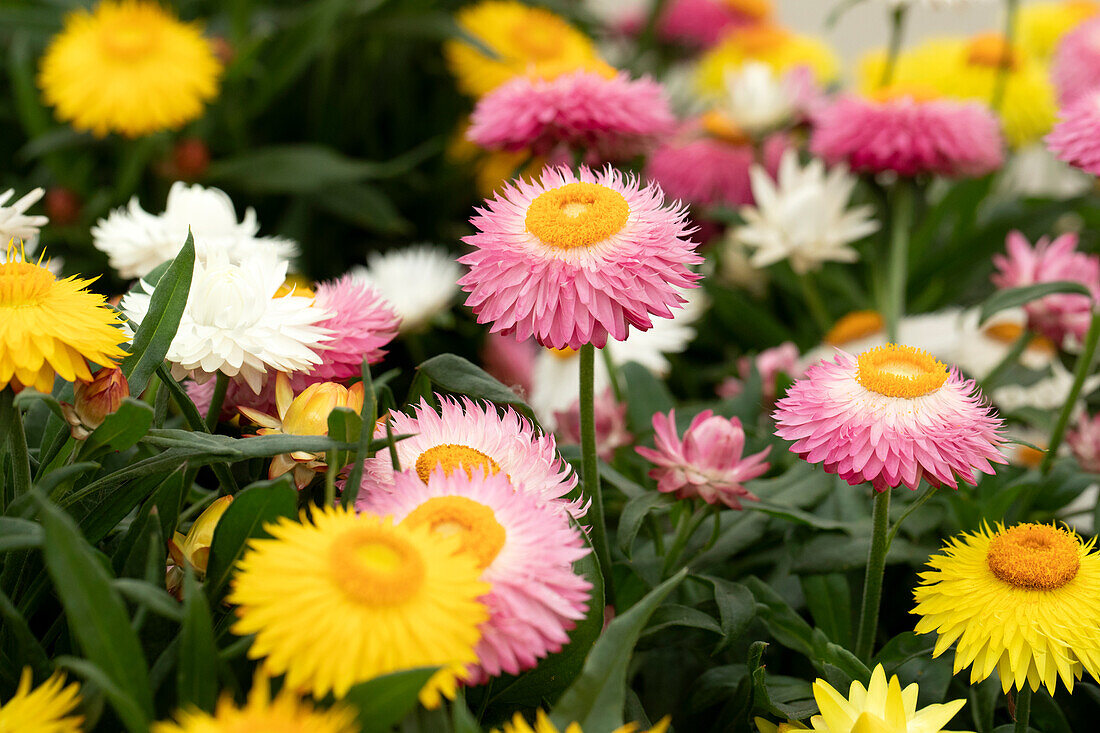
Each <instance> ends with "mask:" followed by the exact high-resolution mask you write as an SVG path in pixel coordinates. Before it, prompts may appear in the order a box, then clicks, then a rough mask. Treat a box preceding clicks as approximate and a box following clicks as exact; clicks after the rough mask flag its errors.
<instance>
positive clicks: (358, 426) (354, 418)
mask: <svg viewBox="0 0 1100 733" xmlns="http://www.w3.org/2000/svg"><path fill="white" fill-rule="evenodd" d="M362 431H363V418H362V417H360V416H359V413H357V412H355V411H354V410H351V409H348V408H347V407H336V408H333V410H332V412H330V413H329V414H328V437H330V438H332V439H333V440H335V441H338V442H340V443H347V444H349V445H351V444H355V445H358V443H359V436H360V434H361V433H362ZM354 455H355V450H354V449H352V450H350V451H346V450H341V451H336V466H337V467H338V468H343V467H344V466H346V465H348V464H349V463H351V460H352V458H353V456H354Z"/></svg>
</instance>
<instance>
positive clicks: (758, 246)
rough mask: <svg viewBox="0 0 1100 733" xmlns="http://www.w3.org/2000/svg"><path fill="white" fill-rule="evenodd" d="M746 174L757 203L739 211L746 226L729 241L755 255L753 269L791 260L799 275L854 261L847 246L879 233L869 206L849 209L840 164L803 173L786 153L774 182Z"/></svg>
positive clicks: (846, 178) (756, 170)
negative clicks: (749, 250) (828, 264)
mask: <svg viewBox="0 0 1100 733" xmlns="http://www.w3.org/2000/svg"><path fill="white" fill-rule="evenodd" d="M750 175H751V177H752V192H753V198H754V199H755V200H756V204H755V206H746V207H744V208H742V209H741V216H742V217H743V218H744V220H745V224H744V225H742V226H741V227H739V228H738V229H737V230H736V232H735V234H734V236H735V237H737V239H738V240H739V241H740V242H741V243H743V244H745V245H747V246H749V247H751V248H753V249H754V250H755V252H754V253H753V256H752V264H753V265H755V266H756V267H764V266H766V265H770V264H773V263H775V262H779V261H780V260H783V259H790V262H791V267H792V268H793V269H794V271H795V272H797V273H804V272H808V271H810V270H814V269H817V268H820V267H821V263H822V262H827V261H836V262H854V261H855V260H857V259H858V258H859V255H858V253H857V252H856V251H855V250H854V249H852V248H851V246H850V245H851V243H852V242H855V241H858V240H860V239H862V238H863V237H865V236H867V235H868V234H871V233H872V232H874V231H877V230H878V222H876V221H875V220H874V219H873V218H872V214H873V209H872V207H870V206H857V207H853V208H849V207H848V200H849V198H850V197H851V195H852V189H853V188H855V185H856V179H855V177H854V176H852V175H850V174H849V173H848V171H847V169H846V168H845V167H844V166H843V165H841V166H837V167H835V168H833V169H832V170H831V171H829V172H828V173H826V171H825V166H824V164H823V163H822V162H821V161H820V160H812V161H810V163H808V164H807V165H806V167H805V168H803V167H801V166H800V165H799V163H798V153H796V152H795V151H794V150H787V151H786V152H784V153H783V158H782V160H781V161H780V163H779V176H778V180H777V181H775V182H773V181H772V179H771V178H770V177H769V176H768V174H767V173H766V172H765V171H764V169H763V168H760V167H759V166H753V168H752V172H751V174H750Z"/></svg>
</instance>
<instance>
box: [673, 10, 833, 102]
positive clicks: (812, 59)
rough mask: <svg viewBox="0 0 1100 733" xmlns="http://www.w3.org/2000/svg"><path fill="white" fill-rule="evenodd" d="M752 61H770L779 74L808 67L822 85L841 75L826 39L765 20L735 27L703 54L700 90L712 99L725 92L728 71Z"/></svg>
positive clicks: (700, 63) (698, 73)
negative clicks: (764, 21) (801, 33)
mask: <svg viewBox="0 0 1100 733" xmlns="http://www.w3.org/2000/svg"><path fill="white" fill-rule="evenodd" d="M748 61H758V62H760V63H763V64H767V65H768V66H770V67H771V68H772V70H773V71H775V72H776V73H778V74H782V73H785V72H787V71H790V70H792V69H795V68H797V67H799V66H805V67H807V68H809V69H810V71H811V72H812V73H813V76H814V79H815V80H816V81H817V83H818V84H822V85H824V84H829V83H831V82H834V81H836V80H837V78H839V75H840V60H839V59H838V58H837V55H836V53H835V52H834V51H833V50H832V49H831V48H830V47H829V46H828V44H826V43H825V42H824V41H822V40H819V39H817V38H813V37H811V36H803V35H799V34H797V33H794V32H793V31H790V30H788V29H786V28H782V27H780V26H776V25H770V24H766V23H764V24H760V25H751V26H745V27H743V28H736V29H734V30H731V31H730V32H729V33H727V34H726V37H725V38H724V39H723V40H722V41H721V42H720V43H718V44H717V45H716V46H714V48H712V49H710V50H709V51H707V52H706V53H705V54H704V55H703V57H702V58H701V59H700V60H699V66H698V69H697V70H696V72H695V73H696V77H695V81H696V86H697V87H698V89H699V92H700V93H701V94H703V95H704V96H705V97H708V98H715V97H717V96H719V95H721V94H723V93H724V92H725V89H726V74H727V73H728V72H731V71H736V70H737V69H738V68H740V67H741V65H742V64H744V63H746V62H748Z"/></svg>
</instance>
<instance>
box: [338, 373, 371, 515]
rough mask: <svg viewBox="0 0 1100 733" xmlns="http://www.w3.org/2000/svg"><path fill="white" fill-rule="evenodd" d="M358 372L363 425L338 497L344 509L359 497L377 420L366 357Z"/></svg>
mask: <svg viewBox="0 0 1100 733" xmlns="http://www.w3.org/2000/svg"><path fill="white" fill-rule="evenodd" d="M359 373H360V374H361V375H362V377H363V409H362V410H360V412H359V418H360V419H361V420H362V421H363V427H362V428H360V430H359V444H358V445H357V446H356V448H355V461H354V462H353V463H352V464H351V471H350V472H349V473H348V480H347V481H346V482H345V483H344V493H343V495H342V496H341V497H340V503H341V504H342V505H343V506H344V508H345V509H346V508H348V507H349V506H355V500H356V499H357V498H358V497H359V489H360V484H361V483H362V482H363V461H365V460H367V459H368V458H373V457H374V451H372V450H371V449H370V443H371V439H372V438H373V437H374V424H375V423H376V422H377V421H378V398H377V396H376V395H375V394H374V379H373V378H372V377H371V373H370V364H368V363H367V360H366V359H363V363H362V364H361V365H360V367H359Z"/></svg>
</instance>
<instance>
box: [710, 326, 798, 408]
mask: <svg viewBox="0 0 1100 733" xmlns="http://www.w3.org/2000/svg"><path fill="white" fill-rule="evenodd" d="M798 358H799V354H798V347H797V346H795V345H794V342H792V341H785V342H784V343H782V344H780V345H779V346H773V347H772V348H770V349H764V350H763V351H761V352H760V353H759V354H757V355H756V358H755V359H753V358H750V357H747V356H742V357H741V358H740V359H738V360H737V372H738V374H739V375H740V379H738V378H737V377H729V378H727V379H726V380H725V381H723V382H722V383H721V384H719V385H718V390H717V391H718V396H719V397H721V398H723V399H727V400H728V399H731V398H734V397H737V396H738V395H740V394H741V393H742V392H743V391H744V389H745V382H746V381H747V380H748V379H749V377H750V376H751V375H752V370H753V367H754V366H755V367H756V371H757V372H758V373H759V374H760V381H761V383H762V385H763V396H764V401H765V402H769V403H770V402H774V401H775V397H776V382H777V381H778V378H779V374H780V373H783V374H786V375H787V376H788V377H798V376H801V374H802V370H801V369H799V364H798Z"/></svg>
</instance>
